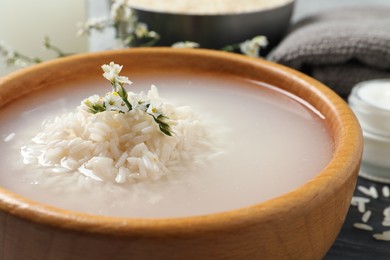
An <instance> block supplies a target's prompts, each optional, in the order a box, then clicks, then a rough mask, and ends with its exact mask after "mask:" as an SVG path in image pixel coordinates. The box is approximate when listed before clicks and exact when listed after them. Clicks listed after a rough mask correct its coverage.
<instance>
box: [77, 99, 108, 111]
mask: <svg viewBox="0 0 390 260" xmlns="http://www.w3.org/2000/svg"><path fill="white" fill-rule="evenodd" d="M80 108H81V109H82V110H85V111H87V112H92V113H96V112H99V111H103V110H104V99H103V98H102V97H100V96H99V95H93V96H90V97H89V98H87V99H84V100H83V101H81V105H80ZM97 109H100V110H97Z"/></svg>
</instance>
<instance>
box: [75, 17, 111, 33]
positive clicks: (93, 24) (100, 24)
mask: <svg viewBox="0 0 390 260" xmlns="http://www.w3.org/2000/svg"><path fill="white" fill-rule="evenodd" d="M107 25H108V20H107V18H104V17H102V18H94V17H92V18H89V19H88V20H87V21H86V22H85V23H80V24H78V28H79V30H78V31H77V36H83V35H88V34H89V33H90V32H91V30H92V29H95V30H97V31H99V32H101V31H103V30H104V29H105V28H106V27H107Z"/></svg>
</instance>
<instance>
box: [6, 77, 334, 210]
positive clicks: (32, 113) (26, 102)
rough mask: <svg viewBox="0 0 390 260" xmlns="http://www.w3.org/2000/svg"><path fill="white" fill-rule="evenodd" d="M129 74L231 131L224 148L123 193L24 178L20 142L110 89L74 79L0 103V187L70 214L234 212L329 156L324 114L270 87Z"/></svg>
mask: <svg viewBox="0 0 390 260" xmlns="http://www.w3.org/2000/svg"><path fill="white" fill-rule="evenodd" d="M130 78H131V80H132V81H133V82H134V84H133V85H131V87H129V88H128V89H127V90H128V91H133V92H138V91H140V90H144V91H147V90H148V89H149V88H150V85H151V84H155V85H156V86H157V87H158V88H159V92H160V96H161V97H163V98H165V99H168V100H170V101H171V102H173V103H177V104H178V105H189V106H191V107H192V108H193V110H195V111H196V112H197V113H198V114H200V115H203V114H204V115H205V118H208V119H207V120H210V119H211V120H213V122H214V123H215V125H221V126H223V127H224V128H227V129H228V131H223V135H224V136H222V137H221V138H223V139H224V140H225V142H224V153H223V154H222V155H220V156H217V157H216V158H215V159H214V160H213V161H212V162H208V163H207V164H206V166H204V167H202V168H200V169H197V170H195V171H188V172H185V173H183V174H182V175H181V176H179V177H178V179H177V180H174V181H170V182H168V181H158V182H155V183H141V184H138V185H137V186H136V188H134V189H129V190H120V191H118V190H116V189H114V188H113V187H111V186H112V185H113V184H102V185H100V186H99V185H96V187H95V190H94V192H91V191H90V190H89V191H86V190H84V189H78V188H77V187H78V186H77V183H66V185H67V187H64V186H63V185H64V183H63V182H62V181H61V175H60V174H59V177H58V179H57V180H56V181H53V180H51V182H52V183H51V184H50V185H48V183H46V182H45V180H42V177H38V176H37V177H35V176H31V174H30V175H29V171H28V167H26V166H23V163H22V158H21V155H20V147H21V146H22V145H23V144H25V143H26V142H29V139H30V138H31V137H33V136H34V135H36V134H37V133H38V132H39V131H40V124H41V122H42V121H43V120H44V119H45V118H47V117H48V116H56V115H59V114H61V113H64V112H66V111H71V110H73V109H74V108H75V107H76V106H78V105H79V103H80V101H81V100H82V99H84V98H85V97H88V96H90V95H92V94H95V93H97V94H103V93H105V92H107V91H110V89H109V87H110V86H109V84H107V83H106V82H105V81H104V80H92V79H91V80H83V81H75V82H68V83H64V84H63V85H61V87H58V88H56V89H54V88H51V89H47V90H46V91H44V92H43V91H40V92H39V93H37V94H31V95H28V96H26V97H24V98H21V99H19V100H18V101H17V102H14V103H12V104H11V105H7V106H6V107H3V108H1V109H0V122H1V123H0V137H1V139H0V165H1V166H2V170H1V174H0V184H1V185H2V186H3V187H5V188H6V189H9V190H11V191H14V192H15V193H18V194H21V195H23V196H25V197H28V198H30V199H32V200H36V201H40V202H43V203H45V204H49V205H53V206H56V207H61V208H65V209H70V210H74V211H80V212H87V213H92V214H101V215H112V216H131V217H178V216H190V215H202V214H208V213H214V212H221V211H226V210H232V209H237V208H240V207H245V206H249V205H253V204H256V203H259V202H263V201H265V200H268V199H271V198H274V197H277V196H279V195H282V194H285V193H287V192H289V191H291V190H293V189H295V188H298V187H299V186H301V185H303V184H304V183H305V182H307V181H308V180H310V179H312V178H313V177H314V176H315V175H316V174H317V173H318V172H320V171H321V169H323V167H324V166H325V165H326V164H327V163H328V162H329V160H330V157H331V153H332V141H331V139H330V136H329V133H328V132H327V130H326V127H325V126H324V124H323V122H322V119H321V118H320V116H319V115H317V114H316V113H314V112H313V111H311V110H310V109H308V108H307V107H306V106H304V105H302V103H300V102H298V101H297V100H295V99H293V98H291V97H288V96H287V95H284V94H281V93H279V92H277V91H275V90H273V89H272V88H270V87H268V86H265V85H261V84H259V83H255V82H249V81H245V80H243V79H235V78H226V79H221V78H217V77H208V76H202V75H198V74H197V75H195V74H190V75H185V74H183V75H182V74H180V73H176V74H175V75H174V76H172V75H168V74H161V75H154V76H153V77H151V76H150V75H142V74H139V75H137V74H133V75H130ZM75 85H77V86H79V87H77V88H74V86H75ZM12 133H14V137H13V138H11V137H12V136H13V135H11V136H9V135H10V134H12ZM7 137H8V138H7ZM4 140H7V142H6V141H4ZM110 185H111V186H110ZM134 190H137V192H134ZM140 191H141V192H142V191H144V192H145V193H144V194H143V193H140Z"/></svg>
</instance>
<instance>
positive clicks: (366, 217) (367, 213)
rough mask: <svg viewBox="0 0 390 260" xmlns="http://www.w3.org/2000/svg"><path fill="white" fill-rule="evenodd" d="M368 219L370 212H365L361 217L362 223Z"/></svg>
mask: <svg viewBox="0 0 390 260" xmlns="http://www.w3.org/2000/svg"><path fill="white" fill-rule="evenodd" d="M370 217H371V210H367V211H366V212H364V214H363V216H362V221H363V223H367V222H368V220H369V219H370Z"/></svg>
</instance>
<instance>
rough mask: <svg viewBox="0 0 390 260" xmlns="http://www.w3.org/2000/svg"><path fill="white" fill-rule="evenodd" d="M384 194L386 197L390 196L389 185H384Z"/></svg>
mask: <svg viewBox="0 0 390 260" xmlns="http://www.w3.org/2000/svg"><path fill="white" fill-rule="evenodd" d="M382 195H383V197H385V198H388V197H390V189H389V186H387V185H384V186H383V187H382Z"/></svg>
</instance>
